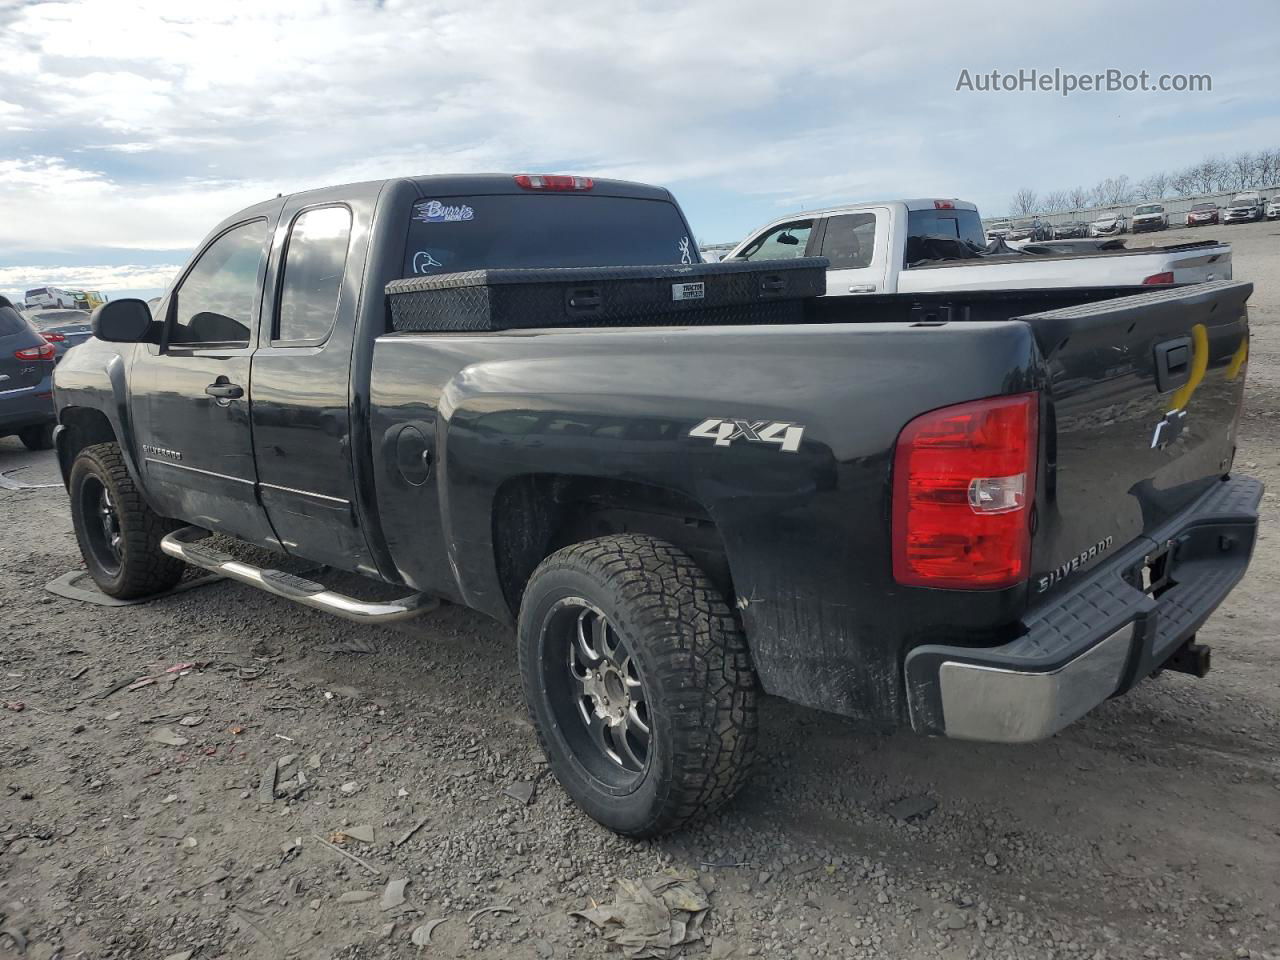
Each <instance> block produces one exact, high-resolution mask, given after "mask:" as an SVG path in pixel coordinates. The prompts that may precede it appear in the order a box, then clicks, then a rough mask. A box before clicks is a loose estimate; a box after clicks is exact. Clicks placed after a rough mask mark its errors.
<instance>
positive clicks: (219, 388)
mask: <svg viewBox="0 0 1280 960" xmlns="http://www.w3.org/2000/svg"><path fill="white" fill-rule="evenodd" d="M204 392H205V393H207V394H208V395H209V396H211V397H217V398H218V399H219V400H239V399H240V398H241V397H243V396H244V387H242V386H240V385H239V384H238V383H227V381H225V380H219V381H218V382H217V383H211V384H209V385H208V386H207V387H205V388H204Z"/></svg>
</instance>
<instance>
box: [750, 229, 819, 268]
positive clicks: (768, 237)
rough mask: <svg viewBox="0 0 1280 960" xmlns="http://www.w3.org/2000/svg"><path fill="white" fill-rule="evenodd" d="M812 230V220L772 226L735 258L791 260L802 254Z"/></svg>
mask: <svg viewBox="0 0 1280 960" xmlns="http://www.w3.org/2000/svg"><path fill="white" fill-rule="evenodd" d="M812 230H813V221H812V220H797V221H795V222H794V223H784V224H783V225H782V226H780V227H774V228H773V229H772V230H769V231H767V232H765V233H764V234H763V235H761V236H759V237H756V239H754V240H752V241H751V242H750V243H749V244H747V246H746V247H744V248H743V250H742V252H741V253H740V254H738V256H737V257H736V258H735V259H737V260H793V259H795V258H796V257H803V256H804V248H805V246H806V245H807V244H808V243H809V234H810V232H812Z"/></svg>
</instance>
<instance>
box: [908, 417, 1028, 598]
mask: <svg viewBox="0 0 1280 960" xmlns="http://www.w3.org/2000/svg"><path fill="white" fill-rule="evenodd" d="M1039 414H1040V410H1039V398H1038V396H1037V395H1036V394H1034V393H1023V394H1018V395H1016V396H1012V397H993V398H991V399H989V400H977V401H975V402H973V403H962V404H957V405H956V406H954V407H944V408H943V409H941V410H934V411H933V412H931V413H926V414H924V415H923V416H920V417H917V418H916V419H914V420H912V421H911V422H910V423H909V424H907V426H906V427H905V428H904V429H903V431H902V433H901V434H900V435H899V436H898V447H897V451H896V453H895V455H894V461H893V577H894V579H895V580H897V581H898V583H901V584H904V585H907V586H913V587H943V588H947V589H953V590H996V589H1000V588H1002V587H1010V586H1013V585H1014V584H1016V583H1020V582H1022V581H1023V580H1025V579H1026V578H1027V575H1028V571H1029V568H1030V563H1031V530H1030V526H1029V523H1030V512H1031V504H1032V503H1033V502H1034V501H1035V476H1036V447H1037V445H1038V438H1039V432H1038V430H1039Z"/></svg>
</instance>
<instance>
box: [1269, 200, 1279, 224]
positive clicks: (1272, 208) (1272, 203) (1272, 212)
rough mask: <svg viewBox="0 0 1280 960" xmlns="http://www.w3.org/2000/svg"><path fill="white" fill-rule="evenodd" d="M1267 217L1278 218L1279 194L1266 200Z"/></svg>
mask: <svg viewBox="0 0 1280 960" xmlns="http://www.w3.org/2000/svg"><path fill="white" fill-rule="evenodd" d="M1267 219H1268V220H1280V196H1275V197H1272V198H1271V199H1270V200H1268V201H1267Z"/></svg>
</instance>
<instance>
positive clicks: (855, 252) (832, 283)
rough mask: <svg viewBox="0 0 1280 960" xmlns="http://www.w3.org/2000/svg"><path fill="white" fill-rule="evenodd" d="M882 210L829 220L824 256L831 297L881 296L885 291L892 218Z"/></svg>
mask: <svg viewBox="0 0 1280 960" xmlns="http://www.w3.org/2000/svg"><path fill="white" fill-rule="evenodd" d="M887 213H888V212H887V211H883V212H882V211H881V210H879V209H875V210H867V211H859V212H857V213H839V214H836V215H835V216H831V217H827V219H826V223H825V224H824V229H823V232H822V243H821V245H820V247H819V249H818V254H819V255H820V256H823V257H826V258H827V259H828V260H830V261H831V266H830V267H828V268H827V296H829V297H835V296H847V295H849V294H857V293H878V292H880V291H881V290H882V289H883V285H884V273H885V265H886V260H887V258H886V249H887V237H886V234H887V232H888V223H889V218H888V215H887Z"/></svg>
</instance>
